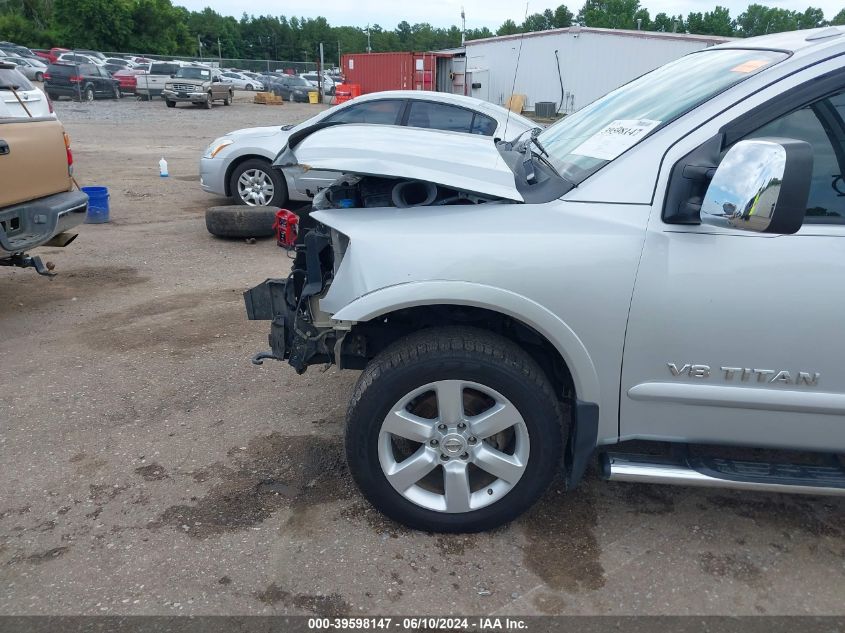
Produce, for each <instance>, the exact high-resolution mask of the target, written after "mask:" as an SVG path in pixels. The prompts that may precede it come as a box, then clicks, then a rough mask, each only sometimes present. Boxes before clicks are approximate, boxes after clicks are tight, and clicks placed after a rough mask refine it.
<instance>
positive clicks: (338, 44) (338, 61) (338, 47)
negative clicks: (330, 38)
mask: <svg viewBox="0 0 845 633" xmlns="http://www.w3.org/2000/svg"><path fill="white" fill-rule="evenodd" d="M337 67H338V68H340V40H338V41H337ZM340 72H343V69H342V68H340Z"/></svg>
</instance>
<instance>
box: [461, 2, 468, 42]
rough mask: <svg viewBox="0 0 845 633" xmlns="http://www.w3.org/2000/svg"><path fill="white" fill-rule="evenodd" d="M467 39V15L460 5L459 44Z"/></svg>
mask: <svg viewBox="0 0 845 633" xmlns="http://www.w3.org/2000/svg"><path fill="white" fill-rule="evenodd" d="M466 39H467V16H466V13H465V12H464V8H463V7H461V46H463V45H464V44H466Z"/></svg>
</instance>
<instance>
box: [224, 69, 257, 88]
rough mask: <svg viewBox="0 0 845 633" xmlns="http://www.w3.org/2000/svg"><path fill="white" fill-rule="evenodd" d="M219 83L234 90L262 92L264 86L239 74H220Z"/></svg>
mask: <svg viewBox="0 0 845 633" xmlns="http://www.w3.org/2000/svg"><path fill="white" fill-rule="evenodd" d="M220 77H221V81H222V82H223V83H224V84H228V85H230V86H232V88H235V89H236V90H264V84H263V83H261V82H260V81H257V80H255V79H252V78H251V77H247V76H246V75H243V74H241V73H235V72H224V73H220Z"/></svg>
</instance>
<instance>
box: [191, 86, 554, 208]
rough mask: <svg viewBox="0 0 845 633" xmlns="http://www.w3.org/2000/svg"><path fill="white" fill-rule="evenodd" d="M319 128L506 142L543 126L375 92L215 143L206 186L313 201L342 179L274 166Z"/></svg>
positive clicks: (203, 176) (206, 157) (266, 201)
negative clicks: (373, 127) (351, 126)
mask: <svg viewBox="0 0 845 633" xmlns="http://www.w3.org/2000/svg"><path fill="white" fill-rule="evenodd" d="M316 123H327V124H334V123H377V124H382V125H385V124H386V125H400V126H408V127H417V128H425V129H434V130H445V131H449V132H460V133H465V134H476V135H482V136H489V137H494V138H499V139H507V140H512V139H514V138H516V137H517V136H519V135H521V134H523V133H525V132H526V131H528V130H531V129H534V128H536V127H538V126H537V124H536V123H534V122H533V121H531V120H529V119H527V118H525V117H524V116H522V115H519V114H516V113H514V112H510V111H509V110H507V109H506V108H503V107H501V106H498V105H495V104H492V103H488V102H487V101H482V100H481V99H475V98H473V97H464V96H462V95H454V94H449V93H445V92H424V91H419V90H391V91H386V92H374V93H371V94H367V95H362V96H360V97H357V98H356V99H353V100H351V101H347V102H345V103H342V104H340V105H337V106H335V107H333V108H329V109H328V110H324V111H323V112H321V113H320V114H318V115H316V116H314V117H312V118H310V119H308V120H307V121H304V122H302V123H300V124H299V125H285V126H281V127H280V126H271V127H257V128H246V129H243V130H236V131H234V132H230V133H229V134H226V135H225V136H222V137H220V138H218V139H216V140H215V141H214V142H213V143H211V145H209V146H208V148H207V149H206V151H205V153H204V154H203V157H202V159H201V160H200V185H201V187H202V188H203V190H204V191H207V192H209V193H213V194H217V195H219V196H226V197H231V198H233V199H234V201H235V203H236V204H245V205H249V206H268V205H269V206H284V205H285V204H286V203H287V202H288V200H301V201H309V200H311V198H313V197H314V195H315V194H316V193H317V191H319V190H320V189H323V188H325V187H327V186H328V185H330V184H331V183H332V182H333V181H334V180H335V179H336V177H337V174H333V173H331V172H319V171H305V172H304V173H302V172H299V171H290V170H284V171H280V170H278V169H274V168H272V167H271V163H272V162H273V160H274V159H275V158H276V156H277V155H278V154H279V152H280V151H281V150H282V149H283V148H284V147H285V145H287V142H288V137H289V136H290V135H291V134H293V133H294V132H296V131H298V130H303V129H305V128H307V127H310V126H312V125H314V124H316Z"/></svg>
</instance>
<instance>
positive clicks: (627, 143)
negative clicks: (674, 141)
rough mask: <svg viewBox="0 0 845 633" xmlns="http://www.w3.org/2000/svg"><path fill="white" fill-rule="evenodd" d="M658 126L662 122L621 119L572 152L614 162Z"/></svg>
mask: <svg viewBox="0 0 845 633" xmlns="http://www.w3.org/2000/svg"><path fill="white" fill-rule="evenodd" d="M658 125H660V121H652V120H651V119H619V120H616V121H613V122H612V123H610V124H609V125H606V126H605V127H603V128H602V129H600V130H599V131H598V132H596V133H595V134H593V135H592V136H591V137H590V138H588V139H587V140H586V141H584V142H583V143H581V144H580V145H579V146H578V147H576V148H575V149H574V150H572V153H573V154H578V155H579V156H589V157H590V158H599V159H601V160H613V159H614V158H616V157H617V156H619V154H621V153H622V152H624V151H625V150H626V149H628V148H630V147H633V146H634V145H636V144H637V143H639V142H640V141H641V140H642V139H643V138H644V137H645V135H646V134H648V133H649V132H650V131H651V130H653V129H654V128H656V127H657V126H658Z"/></svg>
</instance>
